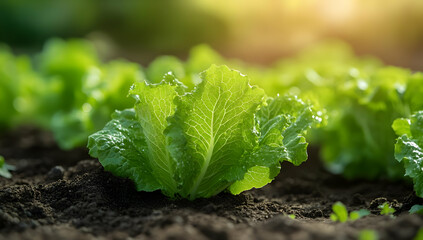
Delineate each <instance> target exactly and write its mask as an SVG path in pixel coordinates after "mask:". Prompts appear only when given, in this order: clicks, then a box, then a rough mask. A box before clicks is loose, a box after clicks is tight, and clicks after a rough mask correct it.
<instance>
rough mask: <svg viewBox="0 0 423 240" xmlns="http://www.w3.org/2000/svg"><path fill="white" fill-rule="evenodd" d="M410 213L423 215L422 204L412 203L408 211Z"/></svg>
mask: <svg viewBox="0 0 423 240" xmlns="http://www.w3.org/2000/svg"><path fill="white" fill-rule="evenodd" d="M408 212H409V213H410V214H414V213H417V214H422V215H423V205H417V204H416V205H414V206H412V207H411V209H410V210H409V211H408Z"/></svg>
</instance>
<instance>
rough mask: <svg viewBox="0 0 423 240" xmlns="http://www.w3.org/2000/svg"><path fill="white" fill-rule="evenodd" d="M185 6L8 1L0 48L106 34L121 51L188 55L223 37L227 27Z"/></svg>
mask: <svg viewBox="0 0 423 240" xmlns="http://www.w3.org/2000/svg"><path fill="white" fill-rule="evenodd" d="M194 3H195V2H194V1H186V0H144V1H137V0H127V1H114V0H60V1H54V0H40V1H31V0H4V1H1V2H0V42H6V43H8V44H11V45H13V46H23V47H27V46H33V47H37V46H40V45H42V44H43V43H44V42H45V41H47V40H48V39H49V38H52V37H62V38H69V37H73V38H74V37H82V36H86V35H87V34H89V33H91V32H104V33H106V34H107V35H108V36H110V37H112V38H113V39H114V41H116V42H118V43H119V44H121V45H122V46H126V47H128V46H135V47H136V48H141V49H148V50H149V51H156V52H157V51H159V52H162V51H174V52H175V51H177V52H183V51H184V50H187V49H188V48H189V47H190V46H192V45H195V44H199V43H202V42H209V43H210V42H215V41H219V40H221V39H222V37H224V35H225V32H226V30H225V29H226V23H224V22H223V21H222V20H221V19H220V18H218V17H216V16H215V15H213V14H210V13H209V12H207V11H204V10H202V9H201V8H198V7H197V6H196V4H194Z"/></svg>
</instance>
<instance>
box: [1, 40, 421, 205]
mask: <svg viewBox="0 0 423 240" xmlns="http://www.w3.org/2000/svg"><path fill="white" fill-rule="evenodd" d="M213 64H216V65H227V66H229V67H230V68H233V69H237V70H239V71H240V72H242V73H243V74H246V75H247V76H248V77H249V80H248V81H250V83H251V84H254V85H257V86H259V87H260V88H262V89H264V91H265V92H266V94H265V93H264V92H262V90H260V89H259V88H257V87H254V88H250V87H249V85H248V81H247V80H246V79H247V77H245V76H244V75H242V74H240V73H238V72H234V71H232V70H229V69H227V68H225V67H217V66H213V67H211V68H210V66H212V65H213ZM133 84H134V85H133ZM131 85H133V88H132V89H131V90H130V95H131V96H132V98H131V97H127V95H128V90H129V88H130V86H131ZM228 89H230V90H228ZM235 89H236V90H235ZM235 92H236V93H242V94H239V95H236V94H235ZM252 92H254V94H253V93H252ZM249 94H250V95H249ZM260 96H261V97H260ZM281 96H298V98H295V97H281ZM299 98H301V99H303V100H304V101H305V102H306V103H307V104H305V103H303V102H302V101H301V100H299ZM213 103H214V104H213ZM237 104H239V105H237ZM249 104H250V105H249ZM285 105H286V106H285ZM309 105H310V106H312V107H309ZM0 106H1V109H2V110H3V112H2V114H1V115H0V127H2V128H9V127H16V126H18V125H19V124H22V123H30V124H35V125H38V126H42V127H44V128H46V129H49V130H51V131H52V132H53V133H54V135H55V137H56V140H57V142H58V143H59V145H60V146H61V147H62V148H65V149H70V148H73V147H77V146H82V145H84V144H86V142H87V139H88V136H89V135H91V134H93V133H95V132H97V131H99V130H101V129H103V130H101V131H100V132H97V133H95V134H94V135H92V137H91V138H90V142H89V147H90V151H91V154H92V155H93V156H96V157H98V158H99V159H100V161H101V162H102V164H103V165H104V166H105V168H106V169H108V170H111V171H113V172H114V173H115V174H118V175H121V176H125V177H129V178H131V179H133V180H134V181H135V183H136V185H137V187H138V188H139V189H143V190H154V189H161V190H162V191H163V192H164V193H165V194H167V195H169V196H174V195H180V196H183V197H187V198H196V197H207V196H211V195H214V194H215V193H217V192H219V190H222V189H225V188H228V189H229V190H230V191H231V192H233V193H238V192H241V191H243V190H246V189H249V188H251V187H258V186H263V185H265V184H266V183H267V182H269V181H270V180H271V179H272V178H273V177H274V176H275V175H276V174H277V172H278V166H279V161H281V160H288V161H291V162H294V163H300V162H302V161H304V160H305V156H306V155H304V154H305V148H304V146H305V145H306V144H305V140H304V137H307V138H308V139H310V142H311V143H312V144H316V145H319V146H320V149H321V151H320V152H321V158H322V160H323V161H324V163H325V165H326V166H327V168H328V169H329V170H330V171H332V172H334V173H340V174H343V175H344V176H345V177H347V178H365V179H375V178H380V177H382V178H391V179H401V178H403V176H404V173H405V174H406V176H409V177H411V178H413V180H414V182H415V190H416V192H417V194H418V195H419V196H421V197H423V185H422V184H421V183H422V178H423V173H422V171H421V169H422V167H423V163H422V156H421V154H420V153H421V148H422V142H421V141H422V140H421V131H422V130H421V129H420V128H419V127H418V126H420V125H419V124H420V122H419V121H420V120H421V117H420V115H421V113H419V112H418V111H419V110H423V74H422V73H412V72H411V71H410V70H407V69H403V68H398V67H391V66H384V65H383V64H382V63H381V62H380V61H378V60H376V59H374V58H370V57H357V56H355V55H354V53H353V51H352V50H351V49H350V48H349V47H348V46H347V45H345V44H343V43H339V42H328V43H325V44H321V45H319V46H316V47H312V48H310V49H306V50H305V51H304V52H302V53H300V54H299V55H297V56H296V57H292V58H288V59H282V60H280V61H277V62H276V63H275V64H273V65H271V66H267V67H263V66H257V65H253V64H248V63H245V62H242V61H237V60H231V59H226V58H224V57H222V56H220V55H219V54H218V53H217V52H215V51H214V50H212V49H211V48H209V47H208V46H205V45H200V46H197V47H194V48H193V49H192V50H191V52H190V54H189V56H188V58H187V59H186V60H185V61H182V60H180V59H178V58H176V57H173V56H161V57H158V58H157V59H155V60H154V61H153V62H151V63H150V64H149V66H147V67H145V68H142V67H141V66H139V65H138V64H135V63H130V62H127V61H123V60H118V61H111V62H108V63H103V62H101V61H100V60H99V57H98V56H97V54H96V51H95V50H94V48H93V47H92V46H91V45H90V43H88V42H85V41H81V40H71V41H62V40H52V41H50V42H49V43H47V44H46V45H45V48H44V49H43V51H42V52H41V53H39V54H37V55H36V56H34V57H33V58H28V57H26V56H21V57H16V56H14V55H13V54H12V53H11V52H10V51H9V50H7V48H5V47H3V48H1V50H0ZM134 106H135V108H134ZM228 106H230V107H228ZM128 108H134V109H135V110H125V109H128ZM244 108H245V109H244ZM278 109H279V110H280V111H279V110H278ZM304 109H309V111H310V113H308V114H309V115H307V116H308V117H307V119H308V120H307V121H304V122H303V126H306V125H307V126H309V125H311V124H312V122H316V119H319V120H320V121H317V122H320V124H319V126H320V127H319V128H313V129H312V130H311V131H308V133H307V135H305V128H302V127H300V126H297V124H299V123H297V121H300V120H301V121H303V120H304V118H305V115H304V117H301V116H300V115H298V114H305V112H303V111H304ZM115 110H119V111H118V112H116V113H114V115H113V119H112V120H111V117H110V116H111V114H112V113H113V112H114V111H115ZM264 111H268V113H266V114H268V116H267V118H264V117H263V116H264ZM229 112H231V113H232V114H234V116H236V117H234V118H235V119H236V120H238V121H240V122H236V121H235V120H234V119H232V118H230V116H229V115H228V114H229ZM312 113H313V114H312ZM419 114H420V115H419ZM241 116H242V117H241ZM270 116H271V117H270ZM310 116H314V118H310ZM226 118H229V119H226ZM398 118H399V119H401V120H397V121H395V119H398ZM211 119H212V120H211ZM419 119H420V120H419ZM110 120H111V121H110ZM241 120H242V121H241ZM108 121H110V122H109V123H107V122H108ZM215 121H220V122H216V123H215ZM394 121H395V123H394ZM106 123H107V125H106ZM212 123H213V124H212ZM393 123H394V124H393ZM214 124H216V126H214ZM231 124H232V125H231ZM240 124H241V125H240ZM392 124H393V125H392ZM407 124H408V125H407ZM220 125H222V126H220ZM291 125H292V128H294V126H296V127H299V128H298V129H301V131H300V130H298V131H294V132H295V134H293V133H292V132H290V131H293V130H289V131H288V129H290V126H291ZM104 126H105V127H104ZM231 126H232V127H231ZM407 126H408V129H409V130H406V129H407ZM103 127H104V128H103ZM392 127H393V128H394V129H395V131H394V130H393V129H392ZM126 128H131V129H132V130H128V129H126ZM226 128H228V129H226ZM413 129H414V130H413ZM416 129H417V130H416ZM216 131H217V132H216ZM219 131H222V132H219ZM287 131H288V132H287ZM395 133H397V134H398V136H399V138H398V141H397V144H396V146H395V147H394V144H395V141H396V138H397V135H396V134H395ZM219 136H220V137H219ZM265 136H269V137H265ZM270 136H272V137H270ZM276 136H277V137H276ZM222 140H223V142H220V141H222ZM296 141H297V142H296ZM233 142H236V144H235V143H233ZM294 143H296V144H294ZM122 144H123V145H122ZM128 144H129V145H128ZM231 144H235V145H231ZM270 147H271V148H270ZM294 147H297V148H298V149H295V151H297V150H298V152H296V153H295V154H294V155H291V156H290V155H289V154H290V150H289V149H294ZM226 148H227V149H229V150H230V151H229V152H226V151H225V149H226ZM260 149H262V150H260ZM272 149H273V150H272ZM275 149H278V150H277V151H276V150H275ZM221 150H222V152H220V151H221ZM274 150H275V151H274ZM394 150H395V152H394ZM293 151H294V150H293ZM295 151H294V152H295ZM220 154H221V155H220ZM419 154H420V155H419ZM134 158H135V159H137V162H132V161H133V159H134ZM258 159H260V160H258ZM226 161H228V162H226ZM214 164H215V165H216V166H215V165H214ZM136 166H143V167H142V169H138V168H137V167H136ZM221 168H222V169H221ZM186 169H190V170H186ZM209 169H213V170H211V171H212V172H209V171H210V170H209ZM226 170H227V171H226ZM143 171H144V172H145V171H148V172H149V173H150V174H153V175H151V176H150V177H149V175H148V174H145V173H144V172H143ZM214 171H216V172H214ZM181 172H183V173H184V174H187V175H184V174H182V173H181ZM209 175H210V176H209ZM257 175H263V176H266V177H267V178H266V177H263V178H257V177H256V176H257ZM214 177H215V178H214ZM209 178H210V179H209ZM204 179H207V180H210V181H211V183H213V184H211V185H212V186H209V187H210V189H206V190H204V189H203V188H206V186H204Z"/></svg>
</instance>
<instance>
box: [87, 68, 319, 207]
mask: <svg viewBox="0 0 423 240" xmlns="http://www.w3.org/2000/svg"><path fill="white" fill-rule="evenodd" d="M201 80H202V81H201V83H199V84H198V85H196V87H195V88H194V89H193V90H188V89H187V87H186V86H185V85H184V84H182V83H181V82H179V81H178V80H177V79H176V78H175V77H174V76H173V75H172V74H167V75H165V76H164V79H163V80H162V81H161V82H160V83H156V84H151V83H147V82H138V83H135V85H134V86H133V87H132V89H131V90H130V94H131V95H132V96H134V97H135V98H136V100H137V102H136V104H135V108H134V109H128V110H124V111H116V112H115V113H114V115H113V120H112V121H110V122H109V123H108V124H107V125H106V126H105V127H104V129H103V130H101V131H99V132H97V133H95V134H93V135H91V136H90V137H89V142H88V148H89V149H90V154H91V156H93V157H96V158H98V159H99V161H100V162H101V164H102V165H103V166H104V168H105V169H106V170H108V171H110V172H112V173H113V174H115V175H117V176H121V177H127V178H130V179H131V180H133V181H134V183H135V185H136V188H137V189H138V190H140V191H154V190H161V191H162V192H163V193H164V194H165V195H166V196H169V197H171V198H174V197H183V198H188V199H191V200H192V199H196V198H207V197H211V196H213V195H216V194H218V193H219V192H221V191H223V190H225V189H227V190H229V191H230V192H231V193H232V194H239V193H241V192H242V191H245V190H248V189H251V188H259V187H262V186H264V185H266V184H267V183H269V182H270V181H272V179H273V178H274V177H275V176H276V175H277V174H278V173H279V171H280V162H282V161H289V162H291V163H293V164H294V165H299V164H301V163H302V162H304V161H305V160H306V159H307V151H306V148H307V142H306V140H305V137H304V135H305V134H306V131H307V129H308V128H309V127H310V126H311V125H312V124H313V123H315V122H318V121H319V118H317V117H316V116H315V115H314V114H313V111H312V110H311V108H310V107H309V106H308V105H307V104H305V103H303V102H302V101H301V100H299V99H297V98H295V97H280V96H278V97H276V98H267V97H265V93H264V91H263V90H262V89H260V88H258V87H252V86H250V85H249V79H248V77H246V76H245V75H242V74H241V73H239V72H238V71H235V70H230V69H229V68H228V67H226V66H214V65H213V66H211V67H210V68H209V69H207V70H206V71H204V72H203V73H202V74H201Z"/></svg>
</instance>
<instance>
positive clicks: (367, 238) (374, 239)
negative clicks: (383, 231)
mask: <svg viewBox="0 0 423 240" xmlns="http://www.w3.org/2000/svg"><path fill="white" fill-rule="evenodd" d="M358 239H359V240H378V239H379V235H378V234H377V232H376V231H374V230H369V229H364V230H362V231H361V232H360V234H359V235H358Z"/></svg>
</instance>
